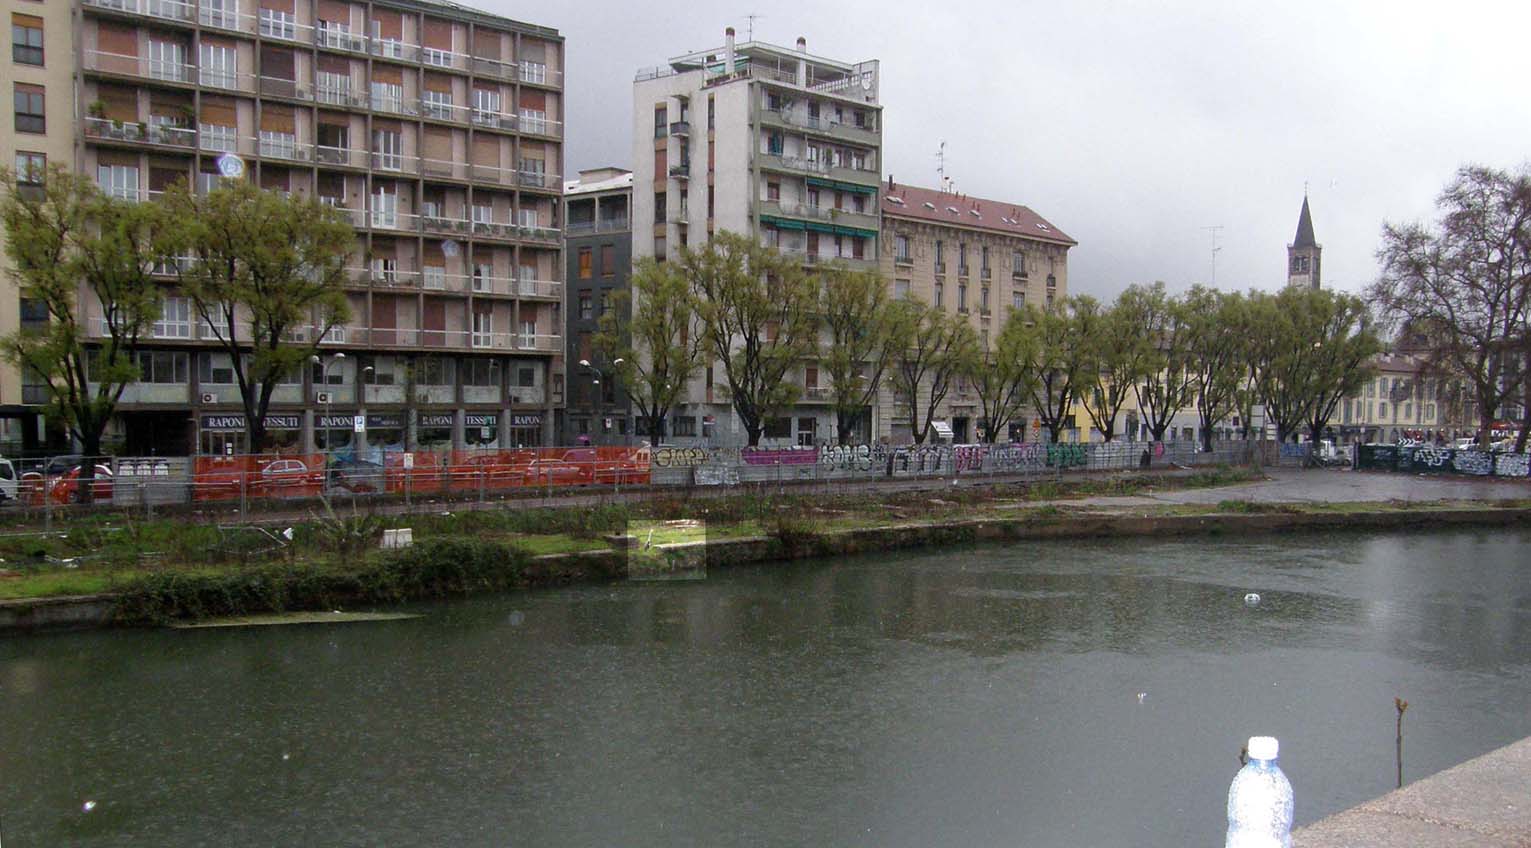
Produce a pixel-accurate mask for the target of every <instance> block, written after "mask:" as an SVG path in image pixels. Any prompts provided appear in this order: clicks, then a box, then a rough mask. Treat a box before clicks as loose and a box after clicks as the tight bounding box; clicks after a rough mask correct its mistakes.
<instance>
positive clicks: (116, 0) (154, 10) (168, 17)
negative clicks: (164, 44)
mask: <svg viewBox="0 0 1531 848" xmlns="http://www.w3.org/2000/svg"><path fill="white" fill-rule="evenodd" d="M84 5H85V6H87V7H89V8H94V9H106V10H108V11H112V12H124V13H126V14H129V15H140V16H143V17H146V18H158V19H160V20H162V21H175V22H177V23H186V24H189V23H191V22H192V21H193V20H194V19H195V18H196V11H197V6H196V4H195V3H192V2H188V0H84Z"/></svg>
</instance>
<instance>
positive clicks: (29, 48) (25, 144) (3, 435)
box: [0, 0, 76, 455]
mask: <svg viewBox="0 0 1531 848" xmlns="http://www.w3.org/2000/svg"><path fill="white" fill-rule="evenodd" d="M0 8H3V9H4V10H5V17H6V19H7V20H8V21H9V22H10V25H11V49H10V52H9V53H8V54H7V55H6V57H5V59H4V63H3V67H4V68H5V70H6V73H5V75H4V79H5V83H4V85H5V87H6V88H7V89H9V91H7V92H6V93H7V94H9V95H10V96H11V98H12V104H13V106H12V111H13V115H12V117H11V118H10V119H8V120H7V123H6V124H5V131H4V132H0V164H3V165H4V166H5V167H7V168H13V169H14V170H15V171H16V174H17V179H18V183H19V184H20V185H21V186H22V187H23V190H25V188H24V187H25V185H26V184H28V183H32V184H34V185H35V184H39V182H40V180H41V178H42V175H43V172H44V170H45V169H46V168H47V167H48V166H49V165H55V164H62V165H65V166H68V167H73V165H74V141H75V132H76V120H75V111H74V70H75V34H76V30H75V27H74V21H73V17H72V14H71V12H72V10H71V8H70V4H69V3H68V2H39V0H0ZM46 320H47V312H46V310H41V309H39V308H38V307H37V306H36V305H35V304H30V303H26V302H24V301H23V300H22V299H21V298H20V296H19V291H18V289H17V288H16V286H14V285H12V284H11V281H10V270H9V265H8V260H7V259H6V257H5V255H4V251H0V336H6V335H10V334H11V333H14V332H16V331H17V330H19V329H20V328H21V327H22V325H23V324H24V323H27V322H35V321H46ZM46 399H47V398H46V394H45V393H44V392H43V391H42V387H41V386H39V385H37V384H36V380H35V378H27V379H23V375H22V374H21V373H20V372H19V371H18V370H17V369H16V368H15V367H14V366H11V365H9V364H6V363H3V362H0V452H3V453H4V454H6V455H14V454H15V453H18V452H23V451H36V450H40V449H41V447H42V445H43V443H44V442H45V440H46V433H45V432H44V427H43V423H44V422H43V421H42V417H41V414H40V411H39V410H40V408H41V407H40V405H41V404H42V403H43V402H45V401H46Z"/></svg>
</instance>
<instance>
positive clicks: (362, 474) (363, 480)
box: [329, 458, 384, 493]
mask: <svg viewBox="0 0 1531 848" xmlns="http://www.w3.org/2000/svg"><path fill="white" fill-rule="evenodd" d="M329 485H330V488H332V489H344V490H346V491H348V492H358V493H364V492H381V491H383V486H384V475H383V466H381V465H378V464H377V463H375V462H368V461H366V460H364V459H354V458H352V459H343V460H339V461H337V462H336V463H335V464H333V465H331V466H330V469H329Z"/></svg>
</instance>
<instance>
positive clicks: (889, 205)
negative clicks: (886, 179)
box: [882, 183, 1079, 245]
mask: <svg viewBox="0 0 1531 848" xmlns="http://www.w3.org/2000/svg"><path fill="white" fill-rule="evenodd" d="M882 213H883V214H884V215H891V216H893V217H896V218H910V219H913V220H917V221H931V222H933V223H939V224H947V225H949V226H961V227H969V228H971V229H976V230H987V231H989V232H994V233H1004V234H1005V235H1012V236H1024V237H1026V238H1033V239H1037V240H1039V241H1048V242H1052V243H1054V244H1064V245H1076V244H1078V243H1079V242H1077V241H1074V239H1072V238H1070V237H1069V235H1068V233H1065V232H1064V231H1062V230H1060V229H1058V228H1057V227H1055V226H1053V225H1052V223H1051V222H1050V221H1048V220H1047V219H1046V218H1043V217H1042V216H1041V215H1038V214H1037V213H1035V212H1033V211H1031V210H1030V209H1028V208H1026V207H1025V206H1022V205H1020V204H1018V203H1005V202H1003V201H999V200H985V199H984V198H982V197H973V196H972V195H967V194H952V193H951V192H945V191H938V190H937V189H933V188H919V187H917V186H907V185H902V184H899V183H885V184H884V185H883V196H882Z"/></svg>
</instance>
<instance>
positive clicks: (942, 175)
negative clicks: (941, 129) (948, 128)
mask: <svg viewBox="0 0 1531 848" xmlns="http://www.w3.org/2000/svg"><path fill="white" fill-rule="evenodd" d="M936 178H937V180H938V182H939V183H940V185H941V190H942V191H946V190H947V178H946V140H945V139H942V140H941V144H940V145H939V146H937V147H936Z"/></svg>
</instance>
